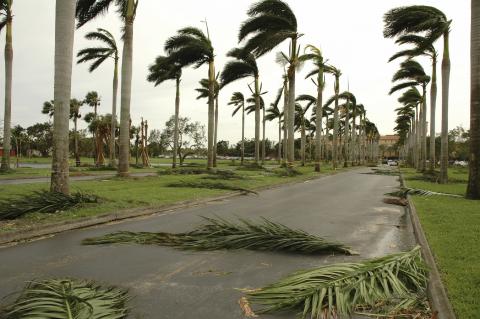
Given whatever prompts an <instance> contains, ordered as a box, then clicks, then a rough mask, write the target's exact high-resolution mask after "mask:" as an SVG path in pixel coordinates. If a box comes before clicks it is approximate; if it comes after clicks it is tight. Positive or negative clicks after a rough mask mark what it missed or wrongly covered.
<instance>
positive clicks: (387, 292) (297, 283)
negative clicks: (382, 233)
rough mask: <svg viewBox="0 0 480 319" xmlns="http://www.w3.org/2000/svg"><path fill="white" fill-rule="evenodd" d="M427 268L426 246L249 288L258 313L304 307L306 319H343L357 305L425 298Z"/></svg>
mask: <svg viewBox="0 0 480 319" xmlns="http://www.w3.org/2000/svg"><path fill="white" fill-rule="evenodd" d="M426 286H427V270H426V268H425V266H424V263H423V261H422V258H421V254H420V247H415V248H414V249H413V250H411V251H409V252H405V253H399V254H393V255H389V256H386V257H382V258H377V259H373V260H368V261H365V262H360V263H339V264H333V265H328V266H323V267H319V268H316V269H311V270H307V271H302V272H297V273H294V274H292V275H290V276H288V277H286V278H284V279H282V280H280V281H279V282H277V283H274V284H272V285H269V286H267V287H265V288H261V289H258V290H253V291H250V292H248V293H247V299H248V301H249V303H251V304H252V305H258V306H259V307H260V309H259V310H258V311H257V313H271V312H276V311H285V310H295V309H297V310H302V309H303V312H302V318H306V317H307V315H310V316H311V318H329V317H330V316H331V317H333V318H338V317H339V315H340V316H341V317H342V316H349V315H350V314H352V313H353V312H355V311H357V310H361V311H364V310H365V309H369V310H371V311H376V312H379V313H385V314H394V313H396V312H398V311H402V310H405V309H411V308H413V307H415V306H416V305H417V304H418V303H420V302H422V301H423V300H424V299H425V291H426Z"/></svg>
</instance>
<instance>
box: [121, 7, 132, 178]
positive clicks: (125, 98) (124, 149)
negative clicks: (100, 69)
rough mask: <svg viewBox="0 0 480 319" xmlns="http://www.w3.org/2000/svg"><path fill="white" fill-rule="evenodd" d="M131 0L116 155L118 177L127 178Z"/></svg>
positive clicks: (130, 81)
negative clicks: (117, 151)
mask: <svg viewBox="0 0 480 319" xmlns="http://www.w3.org/2000/svg"><path fill="white" fill-rule="evenodd" d="M133 19H134V3H133V0H128V2H127V18H126V22H125V34H124V38H123V57H122V89H121V102H120V138H119V140H120V152H119V154H118V175H119V176H128V175H129V172H128V169H129V166H130V163H129V154H130V131H129V129H128V127H129V121H130V99H131V96H132V62H133V61H132V59H133Z"/></svg>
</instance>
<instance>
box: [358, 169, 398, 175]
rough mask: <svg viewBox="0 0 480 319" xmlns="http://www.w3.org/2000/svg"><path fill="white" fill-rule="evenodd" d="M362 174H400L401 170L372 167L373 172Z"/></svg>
mask: <svg viewBox="0 0 480 319" xmlns="http://www.w3.org/2000/svg"><path fill="white" fill-rule="evenodd" d="M361 174H368V175H386V176H399V175H400V172H399V171H398V170H391V169H377V168H372V171H371V172H367V173H361Z"/></svg>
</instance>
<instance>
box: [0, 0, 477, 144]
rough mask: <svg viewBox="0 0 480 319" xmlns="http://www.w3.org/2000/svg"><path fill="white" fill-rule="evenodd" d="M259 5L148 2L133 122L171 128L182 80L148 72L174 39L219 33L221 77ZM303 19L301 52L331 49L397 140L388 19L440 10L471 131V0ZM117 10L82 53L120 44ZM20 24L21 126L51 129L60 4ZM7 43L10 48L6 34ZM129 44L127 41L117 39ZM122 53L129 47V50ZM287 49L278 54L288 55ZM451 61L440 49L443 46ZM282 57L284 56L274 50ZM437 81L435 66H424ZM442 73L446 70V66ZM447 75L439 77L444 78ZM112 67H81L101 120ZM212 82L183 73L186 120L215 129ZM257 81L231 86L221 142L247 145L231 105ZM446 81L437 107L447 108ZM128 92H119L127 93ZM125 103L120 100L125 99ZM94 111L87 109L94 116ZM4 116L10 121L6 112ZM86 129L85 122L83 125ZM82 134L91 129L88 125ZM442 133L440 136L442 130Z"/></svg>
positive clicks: (353, 5) (30, 10)
mask: <svg viewBox="0 0 480 319" xmlns="http://www.w3.org/2000/svg"><path fill="white" fill-rule="evenodd" d="M251 3H252V1H247V0H235V1H231V0H228V1H227V0H204V1H194V0H180V1H161V0H139V6H138V11H137V17H136V20H135V26H134V52H133V57H134V62H133V88H132V103H131V114H132V119H133V122H134V124H136V123H138V122H139V120H140V117H142V116H143V117H144V118H145V119H147V120H148V121H149V127H150V128H152V129H153V128H162V127H163V125H164V123H165V121H166V120H167V119H168V118H169V117H170V116H171V115H172V114H173V112H174V98H175V85H174V82H173V81H168V82H165V83H164V84H161V85H160V86H158V87H153V85H152V84H151V83H149V82H147V81H146V75H147V68H148V66H149V65H150V64H151V63H152V62H153V61H154V59H155V57H156V56H157V55H159V54H163V49H162V48H163V44H164V42H165V40H166V39H167V38H168V37H169V36H172V35H174V34H175V32H176V30H178V29H180V28H182V27H185V26H190V25H191V26H196V27H200V28H202V27H204V25H203V24H202V23H201V20H204V19H205V18H206V19H207V20H208V24H209V27H210V34H211V38H212V42H213V45H214V48H215V54H216V60H215V64H216V69H217V70H221V69H222V67H223V65H224V63H225V62H226V60H227V59H226V57H225V54H226V53H227V52H228V51H229V50H230V49H231V48H233V47H236V46H238V43H237V42H238V37H237V35H238V29H239V26H240V24H241V23H242V21H244V20H245V19H246V18H247V16H246V11H247V9H248V7H249V6H250V4H251ZM288 3H289V4H290V6H291V7H292V9H293V11H294V13H295V15H296V17H297V21H298V31H299V32H301V33H304V34H305V35H304V36H303V37H302V38H301V39H300V44H301V45H302V46H305V45H307V44H313V45H315V46H318V47H320V48H321V49H322V50H323V54H324V57H325V58H326V59H328V61H329V62H330V63H331V64H333V65H335V66H336V67H338V68H340V69H341V70H342V73H343V76H342V77H341V86H340V90H341V91H343V90H346V89H347V83H349V87H350V91H351V92H352V93H354V94H355V96H356V97H357V101H358V102H359V103H363V104H364V105H365V106H366V109H367V117H368V118H369V119H370V120H371V121H373V122H375V123H376V124H377V126H378V128H379V130H380V132H381V134H389V133H392V132H393V127H394V119H395V112H394V109H395V108H396V107H397V106H398V103H397V101H396V100H397V98H398V95H394V96H389V95H388V91H389V89H390V87H391V86H392V85H391V78H392V75H393V73H394V72H395V71H396V70H397V69H398V62H396V63H387V60H388V58H389V57H390V56H391V55H392V54H393V53H395V52H396V51H398V50H399V47H398V46H396V45H395V44H394V42H393V40H391V39H384V38H383V36H382V29H383V22H382V16H383V14H384V13H385V12H386V11H387V10H389V9H391V8H393V7H397V6H402V5H409V4H425V5H434V6H436V7H437V8H439V9H440V10H442V11H443V12H444V13H445V14H446V15H447V17H448V18H449V19H452V20H453V23H452V26H451V29H452V31H451V36H450V46H451V48H450V54H451V57H450V58H451V66H452V69H451V78H450V116H449V119H450V124H449V126H450V128H453V127H455V126H457V125H463V126H464V127H468V124H469V111H468V110H469V76H470V75H469V74H470V73H469V50H470V47H469V40H470V0H455V1H452V0H428V1H426V0H425V1H412V0H369V1H358V0H335V1H309V0H289V1H288ZM113 9H114V8H112V9H111V10H110V11H109V12H108V14H107V15H105V16H104V17H101V18H98V19H96V20H94V21H92V22H91V23H89V24H87V25H85V26H84V27H82V28H81V29H79V30H77V31H76V33H75V48H74V51H75V53H76V52H77V51H78V50H80V49H82V48H84V47H85V46H91V45H92V43H89V41H86V40H85V39H84V38H83V37H84V35H85V33H87V32H89V31H92V30H95V29H96V28H98V27H101V28H105V29H108V30H110V31H111V32H112V33H113V34H114V35H115V36H116V37H117V39H118V38H119V36H120V28H121V24H120V21H119V18H118V16H117V14H116V12H115V10H113ZM13 10H14V15H15V17H14V26H13V30H14V31H13V48H14V69H13V104H12V112H13V115H12V123H13V124H14V125H16V124H20V125H22V126H28V125H31V124H33V123H35V122H39V121H47V120H48V117H47V116H46V115H43V114H41V112H40V110H41V107H42V104H43V102H44V101H46V100H50V99H52V98H53V56H54V20H55V15H54V13H55V1H53V0H16V1H15V2H14V7H13ZM1 36H2V40H1V42H0V45H1V46H2V47H3V45H4V41H5V40H4V33H2V35H1ZM118 42H120V40H118ZM120 46H121V45H120ZM287 48H288V43H284V44H283V45H282V46H281V47H280V48H279V49H278V50H277V51H279V50H286V49H287ZM437 48H438V50H439V54H440V56H441V54H442V47H441V43H440V42H439V43H437ZM275 52H276V51H275ZM275 52H272V53H270V54H268V55H265V56H263V57H261V58H260V59H259V61H258V63H259V68H260V78H261V81H262V83H263V90H264V91H268V92H269V93H268V94H267V95H266V96H265V100H266V102H267V103H268V104H270V102H271V101H272V100H273V99H274V96H275V94H276V92H277V90H278V89H279V87H280V86H281V84H282V79H281V74H282V69H281V67H279V65H278V64H276V63H275V61H274V60H275V59H274V54H275ZM420 61H421V62H422V64H423V66H424V68H425V69H426V71H427V72H428V73H430V70H431V68H430V64H429V61H428V60H426V59H420ZM0 65H1V66H0V71H1V74H2V76H1V80H0V87H1V88H2V90H1V93H0V99H1V101H3V98H4V97H3V95H4V92H3V87H4V76H3V74H4V63H3V62H2V63H0ZM311 69H312V66H311V65H309V64H307V65H305V67H304V68H303V70H301V71H300V73H299V74H298V75H297V79H298V80H297V89H296V91H297V94H312V95H314V94H315V87H314V85H313V84H312V82H310V81H307V80H303V78H304V75H305V73H306V72H307V71H309V70H311ZM438 72H439V73H440V63H439V67H438ZM439 75H440V74H439ZM112 76H113V62H106V63H105V64H104V65H103V66H101V67H100V68H99V69H97V71H95V72H94V73H92V74H91V73H89V72H88V69H87V65H85V64H83V65H74V67H73V82H72V97H75V98H83V97H84V96H85V94H86V93H87V92H88V91H91V90H96V91H98V92H99V94H100V95H101V98H102V103H101V106H100V108H99V112H100V113H110V112H111V98H112V96H111V95H112V93H111V91H112V88H111V85H112ZM206 76H207V66H203V67H201V68H199V69H197V70H194V69H193V68H188V69H186V70H185V71H184V72H183V79H182V83H181V105H180V114H181V116H188V117H190V118H191V119H193V120H198V121H201V122H202V123H206V121H207V105H206V103H205V102H206V101H197V100H196V99H195V97H196V92H195V90H194V89H195V88H196V87H198V81H199V80H200V79H201V78H203V77H206ZM248 83H250V80H244V81H239V82H238V83H235V84H231V85H229V86H227V87H226V88H225V89H224V90H223V91H222V92H221V96H220V111H219V112H220V120H219V140H222V139H224V140H229V141H238V140H239V139H240V136H241V135H240V134H241V117H240V116H239V115H237V116H236V117H234V118H232V117H231V113H232V112H231V111H232V107H231V106H229V105H227V103H228V100H229V99H230V96H231V94H232V92H234V91H242V92H243V93H244V94H245V95H247V94H249V91H248V87H247V84H248ZM440 90H441V82H440V81H439V96H438V98H437V106H438V108H440V105H441V97H440ZM119 93H120V91H119ZM332 94H333V78H332V77H327V83H326V87H325V91H324V96H325V98H324V99H326V98H328V97H330V96H331V95H332ZM119 101H120V99H119ZM87 108H88V107H85V108H84V109H83V112H82V113H83V114H85V113H87V112H88V111H89V110H87ZM0 117H3V107H2V112H1V115H0ZM82 122H83V121H82ZM246 122H247V123H246V134H247V137H253V134H254V116H253V114H252V115H250V116H248V117H247V120H246ZM439 123H440V112H437V128H439V127H440V124H439ZM81 127H85V124H83V123H82V125H81ZM437 132H438V129H437ZM267 137H268V138H270V139H273V140H276V139H277V126H276V123H268V124H267Z"/></svg>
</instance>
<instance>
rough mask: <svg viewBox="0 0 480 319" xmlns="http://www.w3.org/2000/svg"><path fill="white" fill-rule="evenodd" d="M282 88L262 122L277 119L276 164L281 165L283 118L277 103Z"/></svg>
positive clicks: (281, 89)
mask: <svg viewBox="0 0 480 319" xmlns="http://www.w3.org/2000/svg"><path fill="white" fill-rule="evenodd" d="M283 90H284V88H283V87H281V88H280V89H279V90H278V93H277V96H276V98H275V101H273V103H271V104H270V107H269V108H268V109H267V114H266V115H265V116H264V121H273V120H275V119H278V154H277V160H278V163H279V164H280V163H281V160H282V117H283V112H281V111H280V108H279V107H278V103H280V99H281V97H282V93H283Z"/></svg>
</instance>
